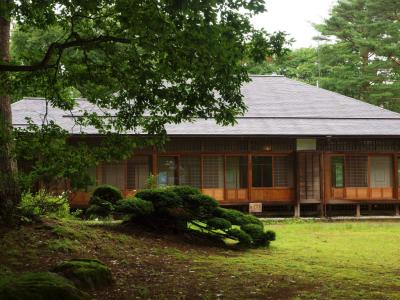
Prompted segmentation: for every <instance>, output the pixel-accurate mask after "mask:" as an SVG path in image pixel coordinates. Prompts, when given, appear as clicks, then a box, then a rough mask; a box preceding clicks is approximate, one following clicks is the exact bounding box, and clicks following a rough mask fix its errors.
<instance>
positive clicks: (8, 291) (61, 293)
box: [0, 272, 89, 300]
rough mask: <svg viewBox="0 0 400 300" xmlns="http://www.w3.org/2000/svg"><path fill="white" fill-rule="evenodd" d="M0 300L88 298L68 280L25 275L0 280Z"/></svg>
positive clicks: (47, 274)
mask: <svg viewBox="0 0 400 300" xmlns="http://www.w3.org/2000/svg"><path fill="white" fill-rule="evenodd" d="M0 299H2V300H3V299H4V300H6V299H7V300H23V299H32V300H35V299H36V300H39V299H40V300H52V299H64V300H83V299H89V296H88V295H87V294H86V293H84V292H82V291H80V290H78V289H77V288H76V287H75V286H74V284H73V283H72V282H71V281H69V280H68V279H66V278H64V277H62V276H60V275H58V274H54V273H49V272H43V273H25V274H23V275H21V276H18V277H15V276H5V277H4V276H3V277H1V278H0Z"/></svg>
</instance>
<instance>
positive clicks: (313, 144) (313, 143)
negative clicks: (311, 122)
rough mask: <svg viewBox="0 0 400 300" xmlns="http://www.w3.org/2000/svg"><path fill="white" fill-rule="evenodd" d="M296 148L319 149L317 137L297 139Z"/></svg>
mask: <svg viewBox="0 0 400 300" xmlns="http://www.w3.org/2000/svg"><path fill="white" fill-rule="evenodd" d="M296 150H297V151H301V150H317V140H316V139H297V140H296Z"/></svg>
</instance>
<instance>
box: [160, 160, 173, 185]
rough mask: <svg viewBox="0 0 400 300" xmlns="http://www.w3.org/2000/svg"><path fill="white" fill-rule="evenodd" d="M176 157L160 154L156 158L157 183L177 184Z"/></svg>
mask: <svg viewBox="0 0 400 300" xmlns="http://www.w3.org/2000/svg"><path fill="white" fill-rule="evenodd" d="M177 165H178V164H177V157H175V156H160V157H159V158H158V184H159V185H177V184H178V169H177Z"/></svg>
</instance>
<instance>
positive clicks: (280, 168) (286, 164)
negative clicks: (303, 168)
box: [273, 156, 293, 187]
mask: <svg viewBox="0 0 400 300" xmlns="http://www.w3.org/2000/svg"><path fill="white" fill-rule="evenodd" d="M273 161H274V186H275V187H290V186H292V185H293V167H292V160H291V159H290V157H289V156H276V157H274V159H273Z"/></svg>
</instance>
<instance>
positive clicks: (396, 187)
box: [392, 154, 399, 200]
mask: <svg viewBox="0 0 400 300" xmlns="http://www.w3.org/2000/svg"><path fill="white" fill-rule="evenodd" d="M392 160H393V198H394V199H396V200H399V175H398V174H399V173H398V170H397V166H398V158H397V155H396V154H393V159H392Z"/></svg>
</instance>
